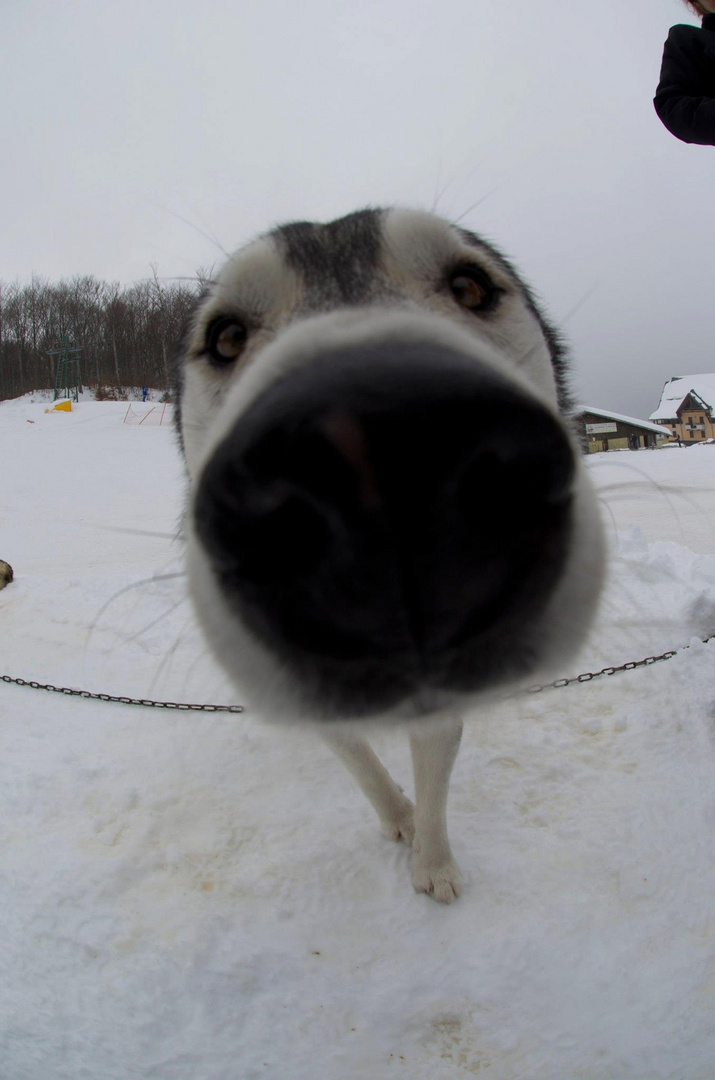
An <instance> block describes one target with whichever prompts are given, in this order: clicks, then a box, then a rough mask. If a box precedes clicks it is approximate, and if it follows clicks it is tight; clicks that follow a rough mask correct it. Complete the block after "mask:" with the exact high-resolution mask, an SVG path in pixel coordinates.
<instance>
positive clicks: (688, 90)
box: [653, 27, 715, 146]
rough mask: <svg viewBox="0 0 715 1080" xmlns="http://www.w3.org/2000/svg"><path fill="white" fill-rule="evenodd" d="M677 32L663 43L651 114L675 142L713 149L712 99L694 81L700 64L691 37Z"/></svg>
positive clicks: (714, 117) (714, 99)
mask: <svg viewBox="0 0 715 1080" xmlns="http://www.w3.org/2000/svg"><path fill="white" fill-rule="evenodd" d="M679 30H680V27H674V28H673V30H671V32H670V35H669V37H668V40H667V41H666V43H665V49H664V51H663V64H662V67H661V71H660V82H659V84H658V89H657V90H656V93H655V98H654V99H653V104H654V106H655V111H656V112H657V114H658V116H659V117H660V119H661V120H662V122H663V124H665V126H666V127H667V129H668V131H669V132H670V133H671V135H675V137H676V138H677V139H681V140H682V141H683V142H687V143H699V144H700V145H702V146H715V97H709V96H706V95H704V94H703V93H702V87H701V86H700V85H699V81H698V74H699V71H702V65H703V63H704V60H703V57H702V56H701V55H700V51H699V49H698V46H697V43H696V39H695V37H694V35H692V34H688V35H687V36H686V35H684V34H682V33H677V31H679ZM713 63H714V64H715V61H713Z"/></svg>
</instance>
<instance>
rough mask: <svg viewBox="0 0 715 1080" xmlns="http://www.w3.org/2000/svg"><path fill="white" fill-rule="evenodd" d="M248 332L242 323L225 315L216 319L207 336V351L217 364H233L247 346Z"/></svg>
mask: <svg viewBox="0 0 715 1080" xmlns="http://www.w3.org/2000/svg"><path fill="white" fill-rule="evenodd" d="M247 337H248V331H247V330H246V327H245V326H244V325H243V323H242V322H239V320H238V319H234V318H232V317H231V316H230V315H225V316H224V317H223V318H221V319H216V320H215V321H214V322H212V323H211V325H210V326H209V328H208V332H207V334H206V351H207V353H208V354H209V356H210V357H211V359H212V360H213V361H214V363H216V364H222V365H225V364H232V363H233V361H234V360H237V359H238V357H239V356H240V355H241V353H242V352H243V350H244V348H245V346H246V338H247Z"/></svg>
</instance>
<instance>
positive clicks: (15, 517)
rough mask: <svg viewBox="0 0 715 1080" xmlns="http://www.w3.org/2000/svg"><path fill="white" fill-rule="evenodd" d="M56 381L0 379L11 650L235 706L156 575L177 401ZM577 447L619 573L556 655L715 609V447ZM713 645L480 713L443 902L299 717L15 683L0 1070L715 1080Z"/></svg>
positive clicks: (156, 1076) (7, 741) (92, 1075)
mask: <svg viewBox="0 0 715 1080" xmlns="http://www.w3.org/2000/svg"><path fill="white" fill-rule="evenodd" d="M45 407H46V406H45V405H44V403H40V402H37V403H34V404H33V403H30V402H28V401H26V400H20V401H17V402H3V403H0V460H1V461H2V462H3V468H2V473H1V475H2V480H1V482H0V558H4V559H6V560H8V561H9V562H10V563H11V564H12V565H13V567H14V569H15V575H16V580H15V582H14V583H13V584H12V585H11V586H9V587H8V588H7V589H5V590H4V591H2V592H0V674H2V673H7V674H9V675H15V676H21V677H23V678H26V679H37V680H39V681H42V682H45V681H48V682H53V683H56V684H62V685H69V686H79V687H87V688H88V689H91V690H99V691H107V692H109V693H117V694H127V695H131V696H143V695H147V696H150V697H160V698H168V699H171V700H184V701H219V702H221V701H231V700H232V698H233V695H232V692H231V690H230V689H229V688H228V687H227V686H226V684H225V682H224V680H223V678H222V676H221V675H220V673H219V672H218V671H217V670H216V668H215V667H214V666H213V665H212V663H211V662H210V660H209V659H208V657H207V656H206V655H205V652H204V649H203V645H202V644H201V641H200V639H199V637H198V635H197V632H196V630H195V628H194V624H193V621H192V618H191V615H190V612H189V610H188V607H187V604H186V601H185V599H184V587H183V579H182V578H181V577H178V576H165V577H162V575H174V574H177V573H178V572H179V571H180V568H181V562H180V547H179V545H178V544H177V543H176V542H175V541H174V540H173V539H172V537H173V535H174V533H175V531H176V526H177V521H178V517H179V512H180V503H181V495H182V487H183V481H182V474H181V466H180V462H179V459H178V455H177V452H176V450H175V447H174V442H173V435H172V432H171V430H170V429H168V428H166V427H148V426H142V425H139V426H137V425H134V426H130V425H125V424H123V422H122V420H123V417H124V414H125V412H126V405H125V404H121V403H112V402H103V403H94V402H82V403H81V404H80V406H79V407H78V408H76V409H75V411H74V412H72V413H71V414H69V415H61V414H53V413H49V414H46V413H45V412H44V408H45ZM134 408H135V409H140V408H141V406H137V405H135V406H134ZM589 468H591V469H593V471H594V476H595V478H596V480H597V482H598V484H599V487H600V488H601V489H602V492H603V498H604V502H605V504H606V506H607V510H606V513H607V515H608V516H609V520H610V521H611V522H612V525H613V529H614V541H613V559H612V571H611V579H610V583H609V587H608V591H607V594H606V598H605V602H604V604H603V609H602V613H601V617H600V620H599V624H598V627H597V630H596V632H595V634H594V636H593V639H592V641H591V642H590V643H589V645H588V646H587V647H586V648H585V649H584V654H583V657H582V658H581V660H580V662H579V663H578V664H575V665H573V667H572V668H570V670H569V672H566V674H575V673H577V672H578V671H583V670H594V668H595V667H598V668H600V667H602V666H603V665H605V664H609V663H612V664H617V663H621V662H623V661H626V660H630V659H638V658H640V657H643V656H647V655H649V654H654V653H659V652H661V651H663V650H664V649H667V648H671V647H677V646H680V645H683V644H686V643H687V642H688V641H690V639H691V638H693V637H699V636H701V635H703V634H706V633H707V632H708V631H710V632H715V482H714V480H713V476H714V470H715V446H702V447H694V448H688V449H682V450H680V449H669V450H667V451H666V450H658V451H652V452H642V453H638V454H633V453H623V454H617V453H615V454H608V455H596V456H594V457H593V458H591V459H590V460H589ZM142 580H143V581H144V583H143V584H142V585H140V586H139V587H137V588H129V586H132V585H134V584H135V583H136V582H139V581H142ZM123 590H125V591H123ZM714 664H715V642H712V643H711V644H710V645H700V644H697V643H695V644H693V645H692V647H691V648H690V649H688V650H686V651H684V652H682V653H680V654H679V655H678V656H677V657H676V658H675V659H672V660H670V661H669V662H667V663H662V664H656V665H654V666H653V667H650V668H647V669H639V670H638V671H635V672H631V673H627V674H620V675H614V676H613V677H611V678H602V679H600V680H599V681H597V682H594V683H590V684H585V685H576V686H571V687H568V688H566V689H560V690H551V691H546V692H544V693H542V694H540V695H534V696H528V697H523V698H521V699H520V700H518V701H512V702H509V703H505V704H503V705H500V706H499V707H498V708H497V709H496V710H493V711H492V712H490V713H489V715H483V716H481V715H475V716H474V717H472V718H471V722H470V723H469V724H468V726H467V730H466V732H465V740H464V744H463V749H462V752H461V754H460V757H459V759H458V761H457V766H456V769H455V776H454V782H453V786H452V796H451V805H450V827H451V836H452V841H453V846H454V849H455V853H456V855H457V857H458V859H459V861H460V863H461V866H462V869H463V871H464V874H465V879H466V886H465V889H464V893H463V895H462V897H461V899H460V900H459V901H458V902H457V903H456V904H454V905H453V906H451V907H449V908H445V907H442V906H440V905H438V904H436V903H434V902H433V901H431V900H429V899H428V898H427V897H425V896H417V895H415V894H414V892H413V891H412V887H411V884H410V876H409V852H408V851H407V849H405V848H404V846H395V845H393V844H391V843H389V842H388V841H387V840H385V839H383V838H382V837H381V835H380V833H379V831H378V828H377V825H376V822H375V821H374V820H373V817H372V811H371V810H370V808H369V807H368V805H367V804H366V803H365V801H364V799H363V797H362V796H361V795H360V794H359V793H358V792H357V790H356V789H355V787H354V786H353V784H352V782H351V781H350V780H349V779H348V777H347V775H346V774H344V773H343V771H342V769H341V766H340V765H339V764H338V763H337V762H336V761H335V760H334V759H332V757H331V756H330V754H329V752H328V751H326V750H324V749H323V748H322V747H321V746H320V745H316V744H315V743H314V741H313V737H312V736H310V735H306V734H302V733H299V732H282V731H277V730H276V729H274V728H271V727H270V726H264V725H262V724H261V723H260V722H259V721H258V720H257V719H256V718H255V717H253V716H252V715H248V714H246V715H243V716H231V715H227V716H211V715H208V714H189V715H186V714H179V715H177V714H165V713H162V712H158V711H156V710H151V709H139V708H132V707H129V706H121V705H114V704H102V703H98V702H93V701H85V700H81V699H76V698H66V697H62V696H59V695H54V694H49V693H43V692H40V691H35V690H30V689H21V688H18V687H15V686H9V685H3V684H0V911H1V912H2V916H1V918H2V928H3V932H2V948H0V1076H2V1078H3V1080H60V1078H62V1080H134V1078H142V1080H144V1078H150V1080H257V1078H259V1077H260V1078H269V1080H303V1078H304V1080H309V1078H310V1080H312V1078H316V1077H320V1078H326V1080H362V1078H368V1077H369V1078H372V1077H375V1078H377V1080H382V1078H389V1077H393V1076H394V1077H400V1076H401V1077H404V1078H405V1080H452V1078H454V1080H458V1078H462V1077H474V1076H478V1077H479V1080H577V1078H578V1080H661V1078H662V1080H666V1078H667V1080H712V1078H713V1077H715V857H714V856H715V742H714V731H715V672H714ZM378 744H379V750H380V751H381V752H382V753H383V755H384V757H385V759H386V760H387V762H388V764H389V766H390V768H391V769H392V770H393V772H394V773H395V775H396V776H397V777H398V779H400V780H401V781H402V782H403V783H405V786H406V787H407V788H408V789H409V788H410V767H409V759H408V754H407V748H406V742H405V740H404V739H403V737H401V736H399V735H397V734H395V735H389V734H386V735H384V736H382V737H381V738H380V739H379V740H378Z"/></svg>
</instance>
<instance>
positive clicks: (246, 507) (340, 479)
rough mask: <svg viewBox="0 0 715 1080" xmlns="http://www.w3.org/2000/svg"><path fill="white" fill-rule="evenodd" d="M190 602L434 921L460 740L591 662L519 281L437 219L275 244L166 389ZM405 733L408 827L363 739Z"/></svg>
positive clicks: (393, 788) (557, 465)
mask: <svg viewBox="0 0 715 1080" xmlns="http://www.w3.org/2000/svg"><path fill="white" fill-rule="evenodd" d="M177 402H178V407H177V415H178V425H179V434H180V441H181V443H182V446H183V449H184V453H185V457H186V463H187V467H188V473H189V478H190V490H189V504H188V509H187V515H186V532H187V544H188V552H187V554H188V571H189V582H190V586H189V587H190V592H191V595H192V598H193V601H194V604H195V608H196V611H197V614H198V618H199V622H200V624H201V625H202V627H203V630H204V632H205V635H206V637H207V639H208V641H209V643H210V646H211V648H212V650H213V652H214V654H215V656H216V657H217V658H218V660H219V661H220V663H221V664H222V665H223V667H224V668H225V670H226V671H227V673H228V675H229V676H230V678H231V679H232V680H233V681H234V683H235V685H236V687H237V688H239V689H240V693H241V695H245V698H246V699H247V700H248V701H249V703H252V704H253V705H254V706H255V708H256V709H257V710H260V712H261V713H262V714H264V715H265V716H266V717H267V718H271V719H277V720H283V721H286V722H291V723H301V722H302V723H307V722H311V723H313V724H316V725H318V726H319V727H320V729H321V733H322V734H323V735H324V737H325V738H326V739H327V740H328V742H329V743H330V744H331V745H332V747H333V749H334V750H335V751H336V752H337V754H338V756H339V757H340V758H341V759H342V761H343V762H344V763H345V765H347V767H348V769H349V770H350V771H351V772H352V773H353V775H354V776H355V778H356V779H357V781H358V783H359V785H360V786H361V788H362V790H363V791H364V793H365V794H366V795H367V797H368V799H369V800H370V801H371V803H372V804H373V806H374V808H375V810H376V811H377V814H378V816H379V818H380V821H381V823H382V826H383V829H384V830H385V832H386V833H387V835H388V836H390V837H392V838H393V839H395V840H404V841H406V842H407V843H408V844H411V845H412V848H413V852H414V864H413V865H414V874H413V882H414V886H415V889H416V890H417V891H421V892H425V893H428V894H429V895H431V896H434V897H435V898H436V899H438V900H441V901H443V902H444V903H449V902H450V901H451V900H453V899H454V897H455V896H457V895H459V889H460V874H459V870H458V868H457V866H456V863H455V861H454V858H453V856H452V852H451V849H450V846H449V840H448V838H447V831H446V804H447V791H448V786H449V778H450V774H451V771H452V766H453V764H454V760H455V758H456V755H457V750H458V748H459V742H460V737H461V730H462V728H461V716H462V715H463V713H464V712H465V710H467V709H470V708H471V707H472V706H473V705H474V703H475V702H477V701H478V700H480V699H487V700H488V698H489V696H490V695H491V696H492V697H494V696H495V695H496V694H498V693H501V694H503V693H504V692H505V690H506V689H509V690H512V689H515V688H519V687H523V686H526V685H528V684H529V682H533V681H534V680H535V678H536V677H537V675H538V676H539V677H542V675H543V673H544V672H545V671H546V670H553V669H554V667H555V665H556V664H557V663H562V662H563V661H564V660H565V659H566V658H567V657H568V656H569V655H571V654H572V653H573V652H574V650H575V649H576V648H577V646H578V645H579V644H580V643H581V641H582V639H583V636H584V634H585V632H586V630H587V628H588V626H589V624H590V622H591V619H592V615H593V612H594V608H595V605H596V600H597V597H598V594H599V591H600V585H601V578H602V540H601V527H600V524H599V519H598V515H597V511H596V502H595V498H594V494H593V492H592V490H591V487H590V484H589V482H588V479H587V477H586V476H585V474H584V469H583V466H582V464H581V458H580V452H579V447H578V442H577V439H576V437H575V435H574V431H573V430H572V426H571V422H570V418H569V401H568V397H567V390H566V372H565V365H564V355H563V349H562V346H561V344H560V342H559V339H558V336H557V335H556V333H555V332H554V330H553V329H552V328H551V327H550V326H549V324H548V323H547V322H546V320H545V319H544V317H543V316H542V315H541V313H540V312H539V309H538V307H537V305H536V303H535V300H534V298H533V296H532V294H531V292H530V291H529V290H528V288H527V287H526V286H525V285H524V283H523V282H522V281H521V279H520V278H519V276H518V275H517V273H516V271H515V270H514V268H513V267H512V266H511V265H510V264H509V263H508V262H507V260H506V259H504V258H503V256H502V255H500V254H499V253H498V252H497V251H496V250H495V249H494V248H493V247H492V246H491V245H490V244H488V243H486V242H485V241H484V240H483V239H481V238H480V237H478V236H475V235H474V234H472V233H471V232H467V231H466V230H464V229H461V228H458V227H456V226H454V225H451V224H449V223H448V222H447V221H444V220H442V219H440V218H438V217H435V216H434V215H432V214H428V213H425V212H420V211H412V210H397V209H389V210H378V209H368V210H360V211H358V212H357V213H354V214H350V215H348V216H347V217H343V218H340V219H339V220H337V221H333V222H330V223H329V224H326V225H322V224H313V223H309V222H296V223H293V224H289V225H283V226H280V227H279V228H276V229H274V230H273V231H272V232H270V233H268V234H267V235H265V236H262V237H260V238H259V239H257V240H255V241H254V242H253V243H250V244H248V246H247V247H245V248H243V249H242V250H240V251H238V252H237V253H236V254H235V255H234V256H233V257H232V258H230V259H229V260H228V262H227V263H226V265H225V266H224V267H223V269H222V270H221V272H220V274H219V275H218V277H217V279H216V280H215V281H213V282H212V283H211V284H210V285H209V286H208V288H207V289H206V292H205V294H204V295H203V297H202V298H201V300H200V301H199V303H198V306H197V308H196V311H195V313H194V316H193V318H192V320H191V323H190V326H189V328H188V330H187V333H186V335H185V340H184V343H183V347H182V352H181V356H180V358H179V363H178V367H177ZM372 722H378V723H381V724H383V725H384V724H396V723H399V722H403V723H404V724H405V725H406V726H407V728H408V733H409V737H410V741H411V749H412V756H413V763H414V773H415V788H416V805H415V806H413V804H412V803H411V801H410V800H409V799H408V798H407V797H406V795H405V794H404V793H403V791H402V789H401V788H400V787H398V785H397V784H396V783H395V781H394V780H393V779H392V778H391V776H390V775H389V773H388V772H387V771H386V769H385V768H384V766H383V765H382V764H381V763H380V761H379V760H378V758H377V757H376V756H375V754H374V753H373V751H372V750H371V748H370V746H369V744H368V742H367V741H366V739H365V737H364V733H365V731H366V730H369V727H370V723H372Z"/></svg>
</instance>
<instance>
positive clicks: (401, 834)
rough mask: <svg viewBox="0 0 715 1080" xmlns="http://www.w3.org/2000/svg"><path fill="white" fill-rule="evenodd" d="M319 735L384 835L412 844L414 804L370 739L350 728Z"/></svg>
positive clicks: (324, 732)
mask: <svg viewBox="0 0 715 1080" xmlns="http://www.w3.org/2000/svg"><path fill="white" fill-rule="evenodd" d="M321 734H322V735H323V738H324V739H325V741H326V742H327V744H328V746H330V748H331V750H332V751H333V752H334V753H335V754H337V756H338V757H339V758H340V760H341V761H342V763H343V765H345V767H346V768H347V769H348V771H349V772H351V773H352V775H353V776H354V777H355V779H356V780H357V782H358V784H359V785H360V787H361V789H362V791H363V794H364V795H366V796H367V798H368V799H369V800H370V802H371V803H372V805H373V806H374V807H375V810H376V811H377V816H378V817H379V819H380V824H381V825H382V830H383V832H384V833H385V835H386V836H387V837H389V839H390V840H404V841H405V843H407V844H411V843H412V837H413V836H414V832H415V825H414V806H413V804H412V802H411V801H410V800H409V799H408V798H407V796H406V795H405V793H404V792H403V790H402V788H401V787H399V786H398V785H397V784H396V783H395V781H394V780H393V779H392V777H391V776H390V774H389V772H388V771H387V769H386V768H385V766H384V765H383V764H382V762H381V761H380V759H379V758H378V756H377V754H376V753H375V752H374V750H373V749H372V747H371V746H370V744H369V742H367V740H366V739H364V738H363V737H362V735H357V734H355V733H354V732H353V731H352V730H350V729H343V728H337V727H336V728H331V729H329V730H326V731H323V732H322V733H321Z"/></svg>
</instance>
